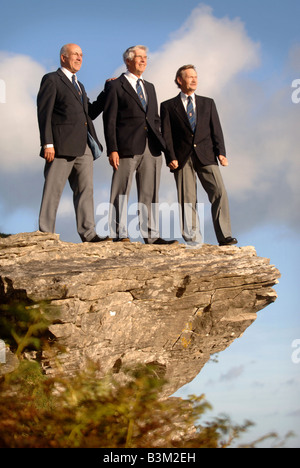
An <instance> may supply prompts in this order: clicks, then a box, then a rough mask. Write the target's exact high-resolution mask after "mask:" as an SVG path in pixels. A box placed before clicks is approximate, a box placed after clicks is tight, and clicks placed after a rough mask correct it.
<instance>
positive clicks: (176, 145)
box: [161, 94, 226, 169]
mask: <svg viewBox="0 0 300 468" xmlns="http://www.w3.org/2000/svg"><path fill="white" fill-rule="evenodd" d="M196 115H197V125H196V129H195V133H193V132H192V129H191V126H190V123H189V119H188V116H187V113H186V111H185V108H184V106H183V103H182V100H181V95H180V94H179V95H178V96H176V97H175V98H173V99H170V100H169V101H165V102H163V103H162V104H161V121H162V133H163V137H164V140H165V142H166V151H165V157H166V162H167V165H169V164H170V163H171V162H172V161H174V160H178V162H179V168H178V169H181V168H182V167H184V165H185V163H186V162H187V160H188V158H189V156H190V155H192V154H195V155H196V156H197V157H198V159H199V160H200V162H201V163H202V164H203V165H205V166H208V165H212V164H215V165H217V164H218V161H217V156H219V155H223V156H226V152H225V144H224V138H223V132H222V128H221V124H220V120H219V116H218V112H217V108H216V105H215V103H214V101H213V99H211V98H207V97H202V96H196Z"/></svg>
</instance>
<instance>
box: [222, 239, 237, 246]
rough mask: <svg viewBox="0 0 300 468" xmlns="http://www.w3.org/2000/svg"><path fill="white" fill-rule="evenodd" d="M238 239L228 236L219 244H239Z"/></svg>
mask: <svg viewBox="0 0 300 468" xmlns="http://www.w3.org/2000/svg"><path fill="white" fill-rule="evenodd" d="M237 243H238V241H237V239H236V238H235V237H226V239H224V240H223V241H222V242H220V243H219V245H221V246H222V245H235V244H237Z"/></svg>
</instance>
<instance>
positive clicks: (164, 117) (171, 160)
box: [160, 103, 178, 170]
mask: <svg viewBox="0 0 300 468" xmlns="http://www.w3.org/2000/svg"><path fill="white" fill-rule="evenodd" d="M160 116H161V129H162V136H163V138H164V140H165V142H166V150H165V158H166V163H167V166H168V167H169V168H170V169H171V170H175V169H177V168H178V161H177V158H176V155H175V151H174V146H173V137H172V128H171V123H170V115H169V111H168V108H167V105H166V104H165V103H162V104H161V106H160Z"/></svg>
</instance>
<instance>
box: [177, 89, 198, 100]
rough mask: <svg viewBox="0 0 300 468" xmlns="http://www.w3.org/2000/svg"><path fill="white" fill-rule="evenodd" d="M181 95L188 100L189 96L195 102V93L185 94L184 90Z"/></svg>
mask: <svg viewBox="0 0 300 468" xmlns="http://www.w3.org/2000/svg"><path fill="white" fill-rule="evenodd" d="M180 96H181V99H183V100H184V101H187V100H188V98H189V97H191V98H192V101H193V102H195V99H196V98H195V93H193V94H191V95H190V96H188V95H187V94H184V93H183V92H182V91H181V92H180Z"/></svg>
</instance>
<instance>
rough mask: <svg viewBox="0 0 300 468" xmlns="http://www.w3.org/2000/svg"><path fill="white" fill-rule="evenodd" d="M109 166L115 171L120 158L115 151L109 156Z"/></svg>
mask: <svg viewBox="0 0 300 468" xmlns="http://www.w3.org/2000/svg"><path fill="white" fill-rule="evenodd" d="M109 164H110V165H111V166H112V167H113V168H114V169H115V170H116V171H117V170H118V168H119V164H120V156H119V153H118V152H117V151H113V152H112V153H110V155H109Z"/></svg>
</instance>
